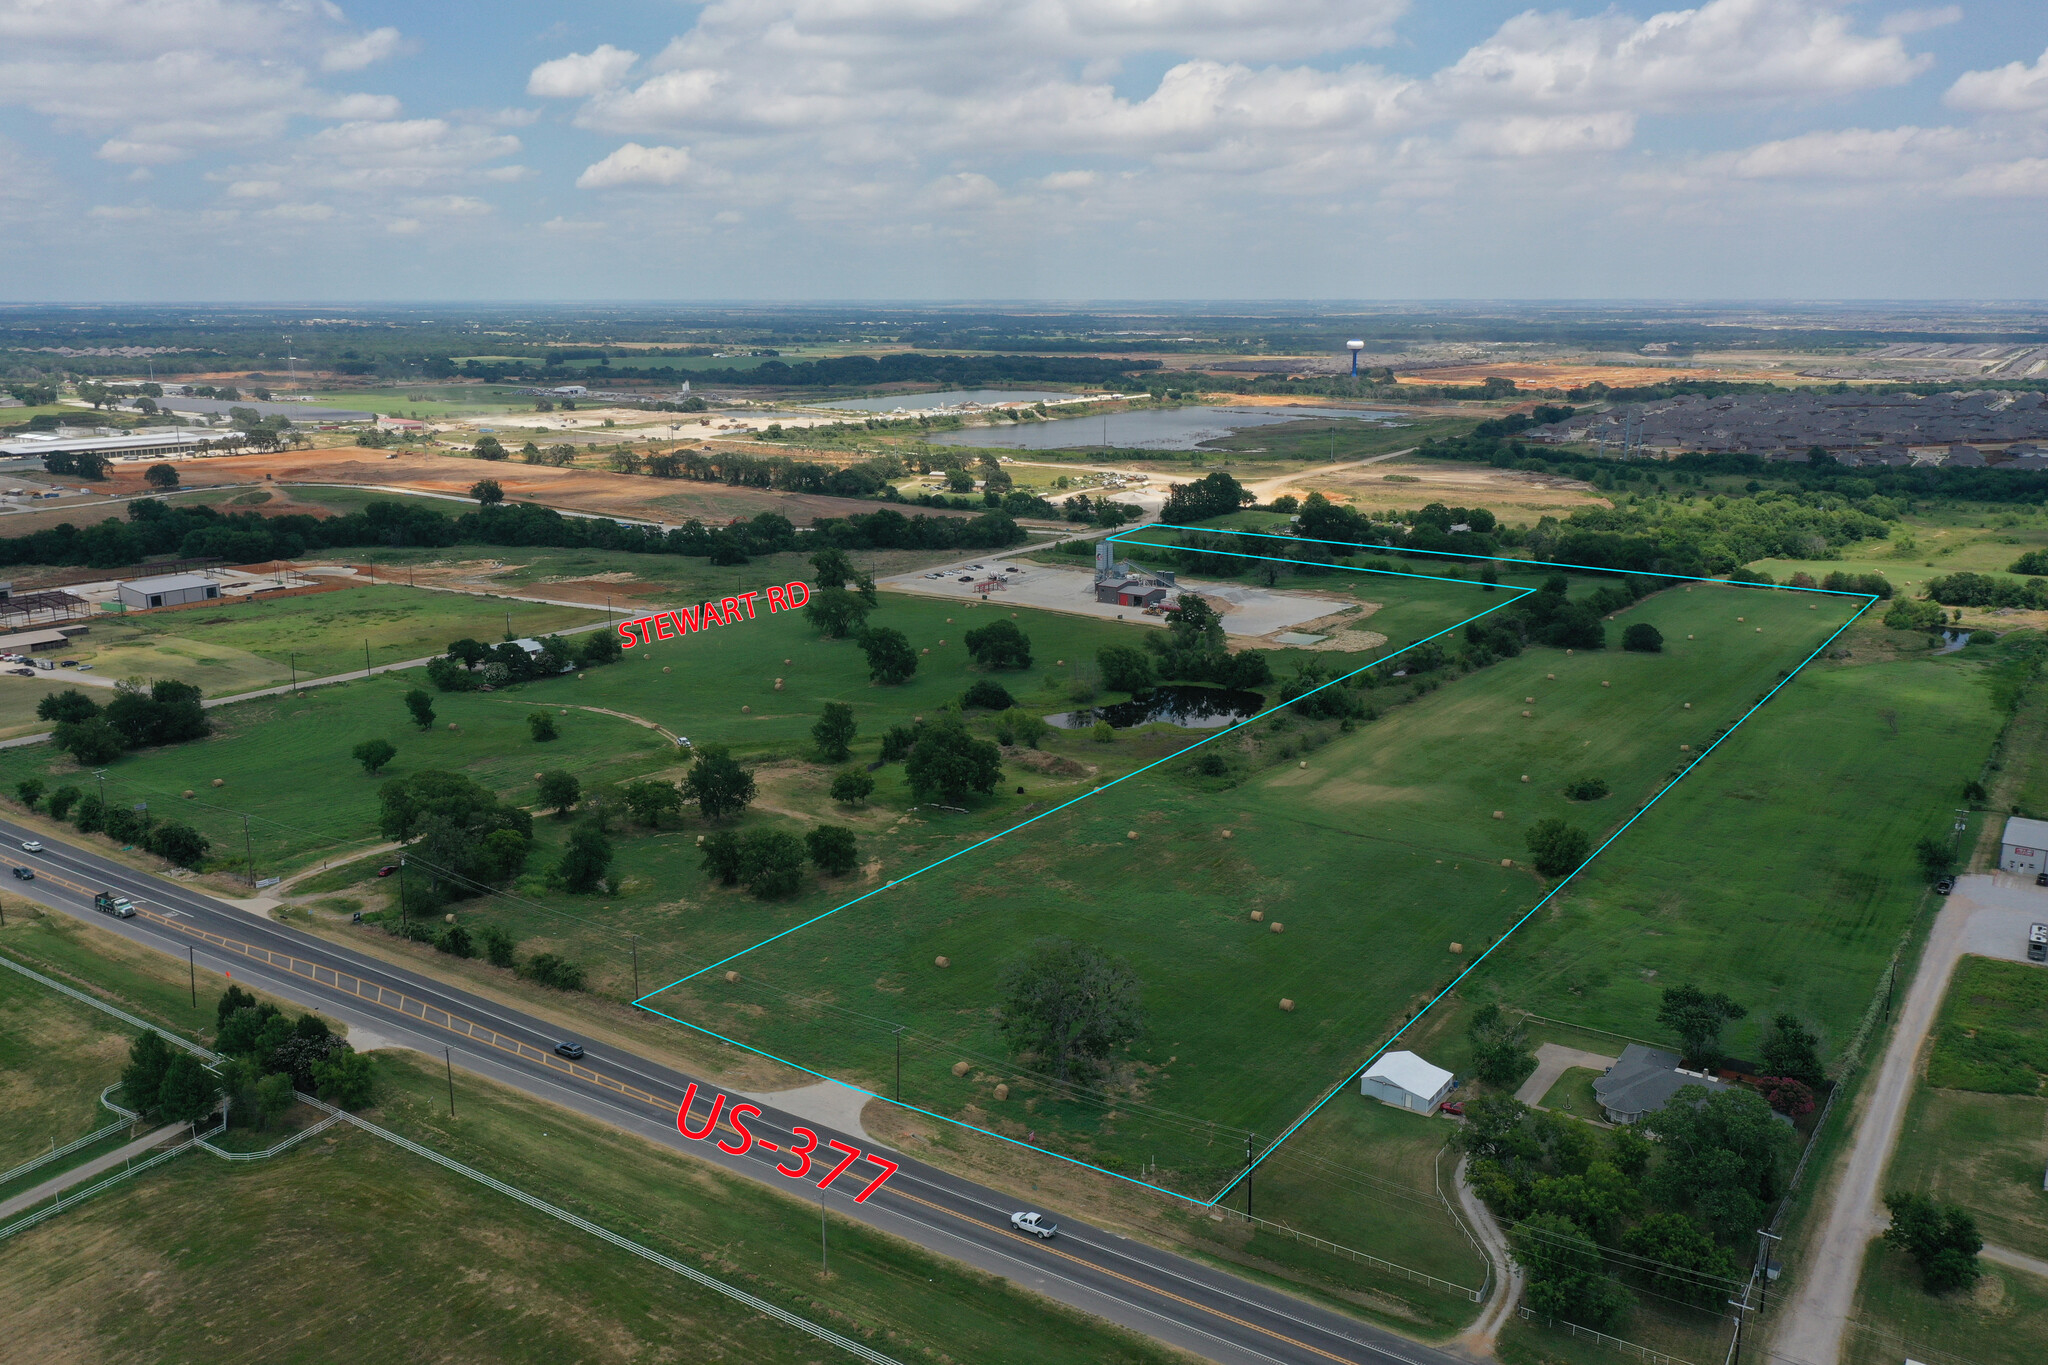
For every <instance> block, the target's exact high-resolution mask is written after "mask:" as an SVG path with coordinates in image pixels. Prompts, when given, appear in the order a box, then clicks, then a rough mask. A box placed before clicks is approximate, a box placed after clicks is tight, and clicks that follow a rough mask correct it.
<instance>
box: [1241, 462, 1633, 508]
mask: <svg viewBox="0 0 2048 1365" xmlns="http://www.w3.org/2000/svg"><path fill="white" fill-rule="evenodd" d="M1390 476H1391V477H1390ZM1261 487H1262V489H1265V491H1266V492H1267V494H1268V496H1271V495H1272V494H1273V493H1274V492H1278V491H1280V490H1278V489H1266V486H1265V485H1261ZM1285 491H1288V492H1292V493H1295V494H1297V495H1299V494H1305V493H1309V492H1320V493H1321V494H1322V495H1323V496H1324V497H1326V498H1329V499H1330V500H1331V501H1332V502H1343V503H1349V504H1351V505H1352V506H1354V507H1356V508H1358V509H1359V510H1360V511H1362V512H1364V511H1384V510H1389V509H1392V508H1415V507H1423V506H1426V505H1427V504H1429V503H1432V502H1441V503H1446V504H1449V505H1450V506H1453V507H1484V508H1486V509H1488V510H1489V511H1491V512H1492V513H1493V514H1494V515H1495V516H1497V517H1499V518H1501V519H1502V520H1503V521H1511V522H1512V521H1530V522H1533V521H1535V520H1536V519H1537V518H1538V517H1543V516H1553V517H1564V516H1569V515H1571V514H1572V513H1573V512H1576V511H1578V510H1579V509H1580V508H1582V507H1612V506H1613V505H1614V504H1613V503H1611V502H1609V501H1608V500H1607V499H1606V498H1605V497H1604V496H1602V495H1601V493H1600V491H1599V490H1598V489H1596V488H1594V487H1593V485H1591V484H1589V483H1581V482H1580V481H1579V480H1577V479H1565V478H1559V477H1557V476H1556V475H1553V474H1530V473H1525V472H1523V471H1521V470H1518V469H1494V468H1491V467H1490V466H1486V465H1456V464H1445V463H1443V462H1441V461H1437V460H1386V461H1383V462H1380V463H1377V464H1365V465H1358V466H1355V467H1353V468H1349V469H1338V470H1335V471H1332V472H1329V473H1320V472H1318V471H1316V470H1314V469H1305V470H1303V471H1302V472H1301V473H1300V474H1298V475H1296V476H1294V477H1293V478H1291V479H1289V480H1287V488H1286V490H1285Z"/></svg>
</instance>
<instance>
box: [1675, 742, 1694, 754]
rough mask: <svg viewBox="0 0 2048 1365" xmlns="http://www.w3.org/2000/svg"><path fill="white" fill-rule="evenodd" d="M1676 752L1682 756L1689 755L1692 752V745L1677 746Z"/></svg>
mask: <svg viewBox="0 0 2048 1365" xmlns="http://www.w3.org/2000/svg"><path fill="white" fill-rule="evenodd" d="M1678 752H1680V753H1682V754H1689V753H1691V752H1692V745H1690V744H1681V745H1679V746H1678Z"/></svg>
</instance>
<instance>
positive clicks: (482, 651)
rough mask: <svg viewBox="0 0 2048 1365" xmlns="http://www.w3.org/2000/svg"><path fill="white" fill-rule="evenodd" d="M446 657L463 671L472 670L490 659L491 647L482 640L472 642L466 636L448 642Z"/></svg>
mask: <svg viewBox="0 0 2048 1365" xmlns="http://www.w3.org/2000/svg"><path fill="white" fill-rule="evenodd" d="M448 657H449V658H451V659H453V660H454V661H455V662H456V663H459V664H461V665H462V666H463V668H465V669H474V668H476V667H478V666H479V665H481V664H483V663H484V662H486V661H487V660H489V659H490V657H491V647H490V646H489V645H487V644H485V643H484V642H483V641H482V640H472V639H470V638H469V637H468V636H467V635H465V636H463V637H462V638H461V639H460V640H450V641H449V642H448Z"/></svg>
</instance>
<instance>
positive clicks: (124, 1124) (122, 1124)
mask: <svg viewBox="0 0 2048 1365" xmlns="http://www.w3.org/2000/svg"><path fill="white" fill-rule="evenodd" d="M118 1089H120V1086H119V1085H118V1084H115V1085H110V1086H108V1087H107V1088H106V1089H105V1090H102V1091H100V1103H101V1104H106V1102H107V1096H109V1095H111V1094H113V1093H114V1091H116V1090H118ZM107 1107H108V1108H110V1109H111V1108H113V1106H112V1105H108V1106H107ZM115 1112H116V1113H127V1111H126V1110H115ZM134 1126H135V1118H134V1116H133V1115H132V1114H131V1115H129V1116H128V1117H127V1118H121V1119H116V1120H114V1121H113V1122H112V1123H110V1124H108V1125H107V1126H106V1127H104V1128H100V1129H97V1130H95V1131H93V1132H90V1133H87V1134H86V1135H85V1136H84V1137H82V1138H80V1139H78V1140H77V1141H76V1142H67V1143H65V1144H64V1145H63V1146H62V1147H55V1148H52V1149H51V1150H49V1151H47V1152H44V1153H43V1154H42V1155H41V1156H39V1157H34V1158H32V1159H30V1160H28V1161H24V1162H22V1163H21V1164H20V1165H19V1166H16V1167H15V1168H14V1169H13V1170H11V1171H0V1185H5V1184H6V1183H7V1182H8V1181H10V1180H15V1179H18V1178H20V1177H21V1176H24V1175H27V1174H28V1173H29V1172H30V1171H33V1170H38V1169H40V1168H41V1167H44V1166H47V1165H49V1164H50V1163H51V1162H53V1161H56V1160H59V1159H60V1158H63V1157H67V1156H70V1155H71V1154H72V1153H73V1152H76V1151H79V1150H81V1149H82V1148H86V1147H90V1146H92V1145H93V1144H94V1143H95V1142H98V1141H99V1140H100V1139H101V1138H104V1137H111V1136H113V1135H114V1134H115V1133H118V1132H120V1131H121V1130H122V1129H123V1128H132V1127H134Z"/></svg>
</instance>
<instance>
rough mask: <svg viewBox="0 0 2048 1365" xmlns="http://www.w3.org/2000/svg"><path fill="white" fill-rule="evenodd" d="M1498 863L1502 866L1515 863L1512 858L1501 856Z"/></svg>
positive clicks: (1510, 865)
mask: <svg viewBox="0 0 2048 1365" xmlns="http://www.w3.org/2000/svg"><path fill="white" fill-rule="evenodd" d="M1500 865H1501V866H1502V867H1513V866H1514V865H1515V860H1514V859H1513V858H1502V859H1501V860H1500Z"/></svg>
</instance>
